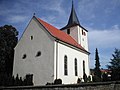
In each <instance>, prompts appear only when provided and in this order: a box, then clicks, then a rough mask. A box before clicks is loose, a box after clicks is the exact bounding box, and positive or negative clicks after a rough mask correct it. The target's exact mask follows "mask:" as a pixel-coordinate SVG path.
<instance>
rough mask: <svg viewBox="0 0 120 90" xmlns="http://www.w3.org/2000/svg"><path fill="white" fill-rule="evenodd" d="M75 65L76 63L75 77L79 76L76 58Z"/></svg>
mask: <svg viewBox="0 0 120 90" xmlns="http://www.w3.org/2000/svg"><path fill="white" fill-rule="evenodd" d="M74 63H75V76H77V75H78V72H77V59H76V58H75V61H74Z"/></svg>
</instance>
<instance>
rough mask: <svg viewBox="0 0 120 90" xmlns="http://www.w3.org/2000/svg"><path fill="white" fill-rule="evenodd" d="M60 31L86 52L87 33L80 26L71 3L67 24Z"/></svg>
mask: <svg viewBox="0 0 120 90" xmlns="http://www.w3.org/2000/svg"><path fill="white" fill-rule="evenodd" d="M61 30H62V31H64V32H65V33H67V34H69V35H70V36H71V37H72V38H73V39H74V40H75V41H76V42H78V43H79V44H80V45H81V46H82V47H83V48H84V49H85V50H87V51H88V38H87V32H88V31H87V30H86V29H85V28H84V27H82V26H81V25H80V22H79V20H78V17H77V14H76V12H75V9H74V4H73V1H72V8H71V14H70V17H69V20H68V23H67V25H66V26H65V27H63V28H61Z"/></svg>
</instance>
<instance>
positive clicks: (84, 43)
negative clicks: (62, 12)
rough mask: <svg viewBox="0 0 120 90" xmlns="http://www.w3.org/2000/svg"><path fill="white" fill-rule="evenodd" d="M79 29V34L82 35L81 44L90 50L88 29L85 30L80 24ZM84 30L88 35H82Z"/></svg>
mask: <svg viewBox="0 0 120 90" xmlns="http://www.w3.org/2000/svg"><path fill="white" fill-rule="evenodd" d="M78 29H79V32H80V34H79V36H80V44H81V46H82V47H83V48H85V50H87V51H88V32H87V31H86V30H84V29H83V28H81V27H79V26H78ZM82 30H83V32H85V34H86V35H82Z"/></svg>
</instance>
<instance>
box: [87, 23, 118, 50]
mask: <svg viewBox="0 0 120 90" xmlns="http://www.w3.org/2000/svg"><path fill="white" fill-rule="evenodd" d="M119 34H120V29H119V28H118V25H115V26H113V27H112V29H109V30H91V31H90V32H89V40H90V46H91V47H101V48H111V47H117V45H120V35H119Z"/></svg>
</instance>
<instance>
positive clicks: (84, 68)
mask: <svg viewBox="0 0 120 90" xmlns="http://www.w3.org/2000/svg"><path fill="white" fill-rule="evenodd" d="M83 73H85V61H83Z"/></svg>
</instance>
